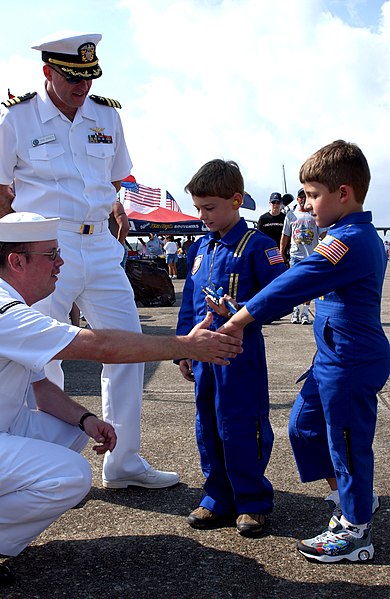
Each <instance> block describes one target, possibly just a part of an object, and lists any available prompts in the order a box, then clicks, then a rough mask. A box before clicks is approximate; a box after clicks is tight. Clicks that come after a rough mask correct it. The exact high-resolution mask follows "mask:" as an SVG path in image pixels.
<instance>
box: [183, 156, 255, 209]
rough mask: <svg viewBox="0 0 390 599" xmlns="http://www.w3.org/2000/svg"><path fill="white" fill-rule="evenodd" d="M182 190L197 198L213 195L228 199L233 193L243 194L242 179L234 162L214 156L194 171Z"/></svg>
mask: <svg viewBox="0 0 390 599" xmlns="http://www.w3.org/2000/svg"><path fill="white" fill-rule="evenodd" d="M184 191H186V192H187V193H190V194H191V195H192V196H197V197H198V198H205V197H207V196H215V197H218V198H224V199H226V200H228V199H229V198H231V197H232V196H233V195H234V194H235V193H240V194H241V195H244V179H243V177H242V174H241V171H240V168H239V166H238V164H237V163H236V162H234V161H233V160H227V161H225V160H221V159H220V158H216V159H215V160H210V162H206V164H204V165H203V166H202V167H201V168H200V169H199V170H198V172H197V173H195V175H194V176H193V177H192V179H191V181H190V182H189V183H187V185H186V186H185V188H184Z"/></svg>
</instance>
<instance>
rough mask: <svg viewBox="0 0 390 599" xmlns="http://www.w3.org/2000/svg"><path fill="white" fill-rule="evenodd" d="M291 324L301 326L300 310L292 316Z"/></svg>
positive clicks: (295, 311)
mask: <svg viewBox="0 0 390 599" xmlns="http://www.w3.org/2000/svg"><path fill="white" fill-rule="evenodd" d="M291 322H292V324H299V308H298V309H296V310H294V311H293V313H292V314H291Z"/></svg>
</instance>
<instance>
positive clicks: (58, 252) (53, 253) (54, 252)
mask: <svg viewBox="0 0 390 599" xmlns="http://www.w3.org/2000/svg"><path fill="white" fill-rule="evenodd" d="M15 253H16V254H35V255H36V256H49V258H50V260H52V261H53V262H54V260H55V259H56V258H57V256H61V249H60V248H53V249H52V250H50V252H30V251H29V250H25V251H23V252H15Z"/></svg>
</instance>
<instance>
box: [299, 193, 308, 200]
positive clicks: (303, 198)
mask: <svg viewBox="0 0 390 599" xmlns="http://www.w3.org/2000/svg"><path fill="white" fill-rule="evenodd" d="M298 198H299V199H300V200H306V196H305V194H303V195H302V194H301V195H299V196H298Z"/></svg>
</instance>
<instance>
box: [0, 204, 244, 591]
mask: <svg viewBox="0 0 390 599" xmlns="http://www.w3.org/2000/svg"><path fill="white" fill-rule="evenodd" d="M58 223H59V219H57V218H54V219H45V218H43V217H42V216H40V215H39V214H33V213H29V212H16V213H13V214H8V215H7V216H5V217H4V218H2V219H0V340H1V341H0V554H1V555H6V556H15V555H18V554H19V553H20V552H21V551H22V550H23V549H24V548H25V547H26V546H27V545H28V544H29V543H31V541H32V540H33V539H35V538H36V537H37V536H38V535H39V534H40V533H41V532H42V531H43V530H44V529H45V528H47V527H48V526H49V525H50V524H51V523H52V522H54V520H56V519H57V518H58V517H59V516H60V515H61V514H63V513H64V512H65V511H66V510H67V509H69V508H70V507H72V506H74V505H76V504H77V503H78V502H79V501H81V499H82V498H83V497H84V496H85V495H86V494H87V493H88V491H89V489H90V486H91V469H90V467H89V464H88V462H87V461H86V460H85V459H84V458H83V457H82V456H80V455H79V453H78V452H80V451H81V450H82V449H83V448H84V446H85V445H86V443H87V440H88V436H89V437H92V438H93V439H95V441H96V442H97V445H95V447H94V449H95V451H96V452H97V453H99V454H102V453H105V452H106V451H107V450H108V451H109V452H110V455H114V454H115V451H116V449H115V450H114V447H115V442H116V435H115V431H114V429H113V427H112V426H111V425H110V424H108V423H106V422H103V421H102V420H99V419H98V418H97V416H95V414H92V413H91V412H88V411H87V410H86V408H84V407H82V406H81V405H80V404H78V403H76V402H75V401H73V400H72V399H71V398H69V397H68V396H67V395H66V394H65V393H64V392H63V391H62V390H61V389H60V388H59V387H58V386H57V385H55V384H53V383H52V382H51V381H49V380H48V379H47V378H46V377H45V373H44V370H43V368H44V366H45V364H47V362H49V361H50V360H52V359H53V358H56V359H73V360H75V359H79V360H83V359H89V360H96V361H101V360H102V358H103V356H104V357H105V359H106V360H107V361H111V362H123V363H126V362H135V361H136V360H140V359H141V360H147V361H154V360H168V359H169V360H171V359H177V358H181V357H182V356H184V355H185V356H188V357H189V358H194V359H196V360H204V361H207V362H213V363H216V364H224V359H225V358H231V357H234V356H235V355H236V354H237V353H240V352H241V349H240V342H239V341H238V340H236V339H233V338H229V337H227V336H225V335H221V334H219V333H214V332H212V331H209V330H204V328H206V329H207V327H208V326H210V324H211V322H212V318H211V317H210V315H209V317H208V319H206V320H205V322H204V323H203V324H202V325H201V326H200V327H199V326H198V327H196V330H194V331H192V332H191V333H190V334H189V335H188V336H187V337H167V336H157V337H155V336H153V337H152V336H148V335H142V334H140V333H132V332H126V331H119V330H90V329H80V328H78V327H75V326H73V325H70V324H65V323H61V322H58V321H56V320H53V319H52V318H51V317H50V316H45V315H44V314H42V313H41V312H38V311H37V310H35V309H34V308H32V307H31V306H32V304H35V303H36V302H37V301H39V300H41V299H42V298H44V297H46V296H48V295H49V294H52V293H53V291H54V288H55V286H56V283H57V279H58V275H59V273H60V268H61V267H62V266H63V265H64V261H63V260H62V258H61V256H60V249H59V247H58V242H57V239H56V238H57V226H58ZM207 320H208V321H207ZM225 363H228V362H225ZM31 388H33V390H34V394H35V398H36V406H37V409H36V410H35V409H31V408H30V407H29V406H28V405H27V397H28V394H29V391H30V389H31ZM77 425H78V426H77ZM80 429H81V430H80ZM87 435H88V436H87ZM113 450H114V451H113ZM111 452H112V453H111ZM11 581H12V574H11V572H10V571H9V569H8V567H7V566H5V565H3V564H1V565H0V585H2V584H7V583H8V582H11Z"/></svg>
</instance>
